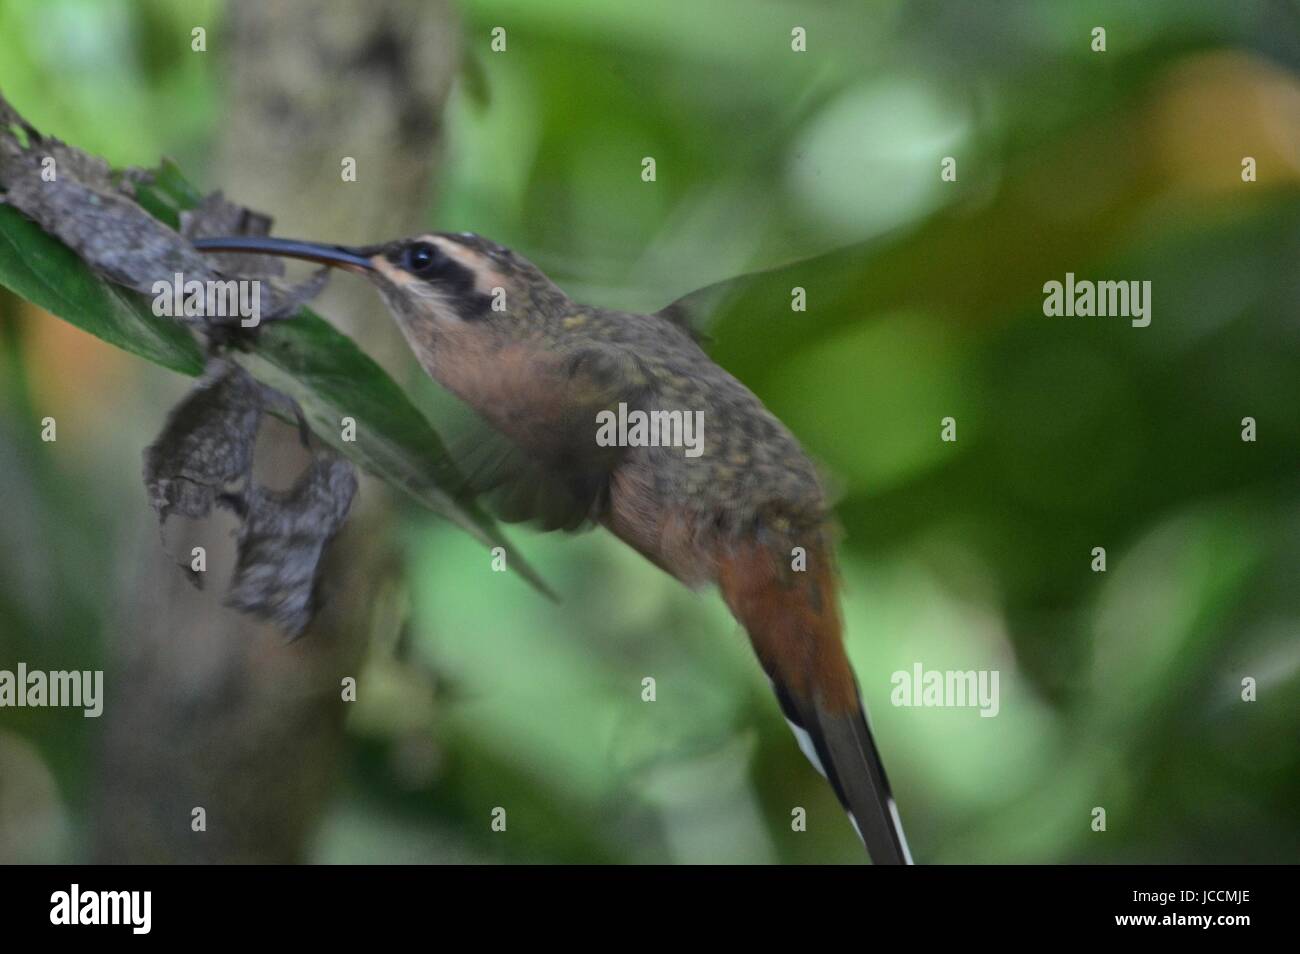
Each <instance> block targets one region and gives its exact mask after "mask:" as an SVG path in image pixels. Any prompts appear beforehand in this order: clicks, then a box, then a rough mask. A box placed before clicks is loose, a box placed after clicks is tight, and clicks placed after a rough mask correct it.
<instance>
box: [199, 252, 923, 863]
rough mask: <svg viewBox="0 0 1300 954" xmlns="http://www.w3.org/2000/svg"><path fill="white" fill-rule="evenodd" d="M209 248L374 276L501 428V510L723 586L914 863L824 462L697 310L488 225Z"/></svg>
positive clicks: (779, 692)
mask: <svg viewBox="0 0 1300 954" xmlns="http://www.w3.org/2000/svg"><path fill="white" fill-rule="evenodd" d="M193 244H194V246H195V248H197V249H199V250H200V251H203V252H221V253H232V252H236V253H237V252H247V253H253V254H264V255H278V256H284V257H289V258H297V259H305V260H308V261H314V262H318V263H323V264H326V265H330V266H334V267H336V268H342V269H346V270H348V271H352V272H355V273H359V274H361V275H364V276H365V277H366V278H367V279H369V280H370V282H372V283H373V284H374V286H375V287H376V289H377V290H378V292H379V294H380V296H381V297H382V298H383V300H384V302H385V303H386V305H387V306H388V309H389V310H390V311H391V312H392V314H393V317H394V319H395V320H396V321H397V324H398V326H399V327H400V328H401V331H402V334H403V336H404V337H405V339H406V341H407V343H408V344H409V346H410V348H411V350H412V351H413V352H414V354H415V357H416V358H417V359H418V361H419V363H420V365H421V367H423V369H424V370H425V371H426V372H427V373H428V374H429V375H430V376H431V377H432V378H433V379H434V380H436V381H437V382H439V383H440V384H441V385H442V386H443V387H444V388H446V389H447V390H449V391H451V392H452V393H453V394H455V395H456V396H457V397H459V398H460V399H461V400H462V401H463V402H465V403H466V404H467V405H468V406H469V407H470V408H472V409H473V410H474V411H476V412H477V413H478V414H479V415H480V416H481V417H482V418H483V419H484V420H485V421H486V423H487V424H488V425H489V433H492V434H493V435H494V436H495V441H496V443H497V444H498V446H499V451H493V452H492V453H491V454H490V455H488V457H487V458H486V459H485V460H484V461H482V462H480V463H479V464H478V465H472V466H470V467H469V468H467V470H468V473H469V474H470V477H469V479H470V481H471V484H472V485H473V486H474V487H475V488H476V489H479V490H482V491H484V492H488V493H490V499H491V500H493V501H494V502H495V504H496V509H497V510H498V511H499V514H500V516H501V518H502V519H504V520H507V521H523V520H528V521H531V522H533V523H535V524H538V525H540V526H541V527H542V528H543V529H546V530H569V531H571V530H577V529H580V528H583V527H586V526H590V525H601V526H603V527H605V528H606V529H608V530H609V531H610V532H611V533H613V534H614V536H616V537H617V538H618V539H620V540H622V541H623V542H624V543H625V544H627V545H628V546H630V547H631V548H632V549H634V550H636V551H637V552H638V553H640V554H642V555H643V556H644V557H646V558H647V559H648V560H649V561H650V562H651V563H653V564H655V565H656V566H658V567H659V568H661V569H662V570H664V571H666V572H667V573H669V574H671V575H672V576H674V577H676V578H677V579H678V580H680V581H681V582H682V583H684V584H686V585H687V586H689V587H692V588H695V589H699V588H704V587H708V586H713V585H716V586H717V587H718V589H719V590H720V592H721V594H722V597H723V599H724V601H725V602H726V604H727V606H728V608H729V609H730V610H731V613H732V615H733V616H734V617H735V618H736V619H737V620H738V621H739V623H740V624H741V626H743V627H744V629H745V631H746V632H747V634H748V636H749V639H750V642H751V644H752V646H753V649H754V652H755V654H756V655H757V657H758V661H759V663H760V665H761V666H762V668H763V670H764V672H765V673H766V674H767V677H768V679H769V681H770V682H771V685H772V689H773V691H774V692H775V694H776V700H777V703H778V705H779V706H780V709H781V712H782V714H783V715H784V716H785V719H786V721H787V722H788V723H789V725H790V727H791V729H792V730H793V731H794V734H795V737H796V739H797V741H798V744H799V747H800V749H801V750H802V751H803V753H804V754H805V755H806V756H807V758H808V760H809V761H810V762H811V763H812V764H813V766H814V767H815V768H816V769H817V770H818V771H819V772H820V773H821V774H822V775H823V776H824V777H825V778H826V780H827V781H828V782H829V783H830V785H831V787H832V788H833V789H834V792H835V795H836V796H837V797H838V799H839V801H840V803H841V805H842V806H843V807H844V809H845V810H846V811H847V812H848V815H849V818H850V821H851V822H852V823H853V826H854V828H855V829H856V830H857V833H858V835H859V837H860V838H861V839H862V841H863V844H864V845H865V847H866V850H867V852H868V854H869V855H870V857H871V860H872V861H873V862H874V863H876V864H911V863H912V858H911V854H910V852H909V850H908V846H907V840H906V837H905V836H904V834H903V828H902V823H901V821H900V819H899V815H898V809H897V807H896V806H895V803H894V799H893V795H892V794H891V792H890V788H889V782H888V780H887V778H886V775H885V769H884V765H883V763H882V761H881V758H880V753H879V752H878V750H877V748H876V744H875V741H874V739H873V737H872V733H871V729H870V727H869V725H868V721H867V716H866V709H865V707H864V705H863V702H862V698H861V694H860V691H859V688H858V683H857V680H856V677H855V676H854V672H853V669H852V668H851V666H850V664H849V660H848V656H847V654H846V652H845V649H844V642H843V635H842V630H843V626H842V622H841V617H840V612H839V601H838V595H837V590H838V578H837V574H836V569H835V564H834V540H833V536H834V533H835V524H834V518H833V515H832V513H831V508H830V506H829V504H828V502H827V498H826V494H825V492H824V490H823V488H822V485H821V481H820V478H819V476H818V473H817V469H816V467H815V466H814V464H813V463H812V461H811V460H810V458H809V457H808V455H807V454H805V453H804V451H803V450H802V448H801V447H800V445H799V443H798V441H797V440H796V439H795V437H794V436H793V434H791V432H790V431H789V430H788V429H787V428H786V427H785V425H783V424H782V423H781V421H779V420H778V419H777V418H776V416H775V415H773V414H772V413H771V412H770V411H769V410H768V409H767V408H766V407H764V405H763V404H762V402H761V401H760V400H759V399H758V398H757V397H756V396H755V395H754V394H753V393H752V392H751V391H750V390H749V389H748V388H746V387H745V386H744V385H743V384H742V383H741V382H740V381H738V380H737V379H736V378H735V377H733V376H732V375H730V374H729V373H727V372H726V371H725V370H724V369H723V368H722V367H720V366H719V365H718V364H716V363H715V362H714V361H713V360H712V359H711V358H710V357H709V356H708V355H707V354H706V353H705V352H704V350H703V349H702V348H701V346H700V342H699V341H698V340H697V338H696V336H695V335H694V334H693V333H692V330H691V328H690V327H689V322H688V321H687V319H686V318H685V316H684V314H683V311H682V309H680V308H676V307H674V306H669V307H668V308H667V309H664V310H663V311H660V312H657V313H655V314H649V315H643V314H633V313H629V312H622V311H614V310H608V309H604V308H596V307H591V306H588V305H583V304H579V303H578V302H575V301H573V300H571V299H570V298H569V297H568V295H566V294H565V293H564V292H563V291H561V290H560V288H559V287H558V286H557V285H556V284H555V283H554V282H552V281H551V280H550V279H549V278H548V277H547V276H546V275H545V274H544V273H543V272H542V271H541V270H540V269H539V268H537V267H536V266H535V265H533V264H532V263H531V262H529V261H528V260H527V259H525V258H524V257H523V256H521V255H519V254H518V253H516V252H515V251H513V250H511V249H509V248H506V247H505V246H502V245H498V244H496V243H494V242H491V241H489V240H487V239H485V238H482V237H480V236H478V235H475V234H472V233H463V232H462V233H447V232H434V233H428V234H424V235H419V236H415V237H412V238H406V239H399V240H396V241H392V242H386V243H382V244H379V245H372V246H365V247H350V246H344V245H328V244H322V243H316V242H306V241H298V240H293V239H282V238H272V237H261V236H257V237H255V236H237V237H229V238H205V239H198V240H195V241H194V243H193ZM700 412H702V413H700ZM614 413H618V414H619V415H620V421H623V420H626V421H628V422H631V426H629V427H628V428H626V433H625V434H623V432H622V429H621V428H620V436H622V437H625V438H626V439H624V440H614V441H611V440H601V439H599V438H600V437H601V433H600V426H601V424H602V422H606V423H607V422H608V421H609V415H612V414H614ZM638 414H640V415H642V417H641V418H640V419H639V420H640V425H641V426H639V427H638V424H637V415H638ZM674 414H680V415H681V416H679V417H676V418H675V417H673V415H674ZM686 415H692V418H691V419H692V420H699V421H700V422H702V424H703V428H702V433H701V434H698V435H696V436H697V438H698V439H699V442H700V446H699V447H697V448H696V449H695V453H694V455H691V454H688V453H685V452H684V451H683V448H682V447H680V446H673V444H674V441H673V440H672V438H673V436H674V426H673V425H675V424H676V422H677V421H680V420H682V419H684V416H686ZM647 420H648V421H650V422H651V424H650V425H649V426H647V425H646V424H645V421H647ZM656 423H657V425H658V426H657V427H656V426H655V424H656ZM651 432H653V433H651ZM606 437H608V433H607V434H606ZM660 437H663V438H665V439H663V440H660V439H659V438H660Z"/></svg>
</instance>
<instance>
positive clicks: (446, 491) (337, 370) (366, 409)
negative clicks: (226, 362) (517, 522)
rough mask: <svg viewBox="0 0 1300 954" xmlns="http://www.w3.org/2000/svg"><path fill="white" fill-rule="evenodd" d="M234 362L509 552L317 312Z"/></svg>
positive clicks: (364, 458) (347, 446) (455, 473)
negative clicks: (347, 420)
mask: <svg viewBox="0 0 1300 954" xmlns="http://www.w3.org/2000/svg"><path fill="white" fill-rule="evenodd" d="M234 358H235V360H236V361H238V362H239V363H240V364H242V365H243V366H244V367H245V368H246V369H247V370H248V371H249V372H250V373H251V374H252V375H253V376H254V377H256V378H257V379H258V380H260V381H262V382H264V383H266V384H269V385H271V387H274V388H276V389H277V390H280V391H283V392H284V393H285V394H288V395H290V396H291V397H293V398H294V399H295V400H296V401H297V402H298V403H299V404H300V405H302V408H303V411H304V413H305V414H306V415H307V418H308V422H309V423H310V424H311V427H312V430H313V431H314V432H315V433H316V434H317V435H318V436H320V437H321V439H322V440H325V441H327V442H328V443H330V444H331V445H333V446H334V447H336V448H338V450H340V451H341V452H343V453H344V454H347V455H348V456H349V457H351V458H352V459H353V460H354V461H355V462H356V463H358V464H360V465H361V466H362V467H365V468H366V469H367V470H369V471H371V472H372V473H376V474H379V475H380V476H382V477H383V478H384V479H386V480H387V481H388V482H389V483H390V484H392V485H393V486H395V487H397V488H399V489H401V490H403V491H405V492H406V493H408V494H410V495H411V496H412V497H414V498H415V499H416V500H417V501H419V502H420V503H422V504H424V505H425V506H426V507H429V508H430V509H431V510H434V511H435V512H437V513H440V514H442V515H443V516H445V517H447V518H448V519H449V520H451V521H452V522H453V523H456V524H457V525H458V526H460V527H462V528H463V529H465V530H467V531H469V532H470V533H471V534H472V535H473V536H474V537H476V538H477V539H478V540H480V541H481V542H482V543H484V544H486V545H488V546H494V547H495V546H500V547H506V548H507V549H509V545H508V544H507V543H506V540H505V537H504V536H503V535H502V534H501V532H500V530H499V529H498V528H497V526H496V524H495V523H494V521H493V520H492V518H491V517H489V516H488V515H487V514H486V513H485V512H484V511H483V510H482V509H481V508H480V507H479V506H478V504H477V503H475V501H474V498H473V495H472V494H471V493H470V492H469V491H468V489H467V488H466V487H465V482H464V478H463V477H462V475H461V474H460V472H459V470H457V468H456V466H455V464H454V463H453V462H452V460H451V458H450V456H449V455H448V454H447V450H446V447H445V446H444V445H443V443H442V440H441V439H440V438H439V437H438V435H437V434H436V433H435V432H434V430H433V428H431V427H430V426H429V423H428V421H427V420H425V418H424V415H423V414H421V413H420V412H419V410H417V409H416V407H415V406H414V405H413V404H412V403H411V402H410V400H409V399H408V398H407V397H406V395H405V394H404V393H403V392H402V389H401V388H400V387H398V385H397V384H396V382H394V381H393V380H392V378H390V377H389V376H388V375H387V374H386V373H385V372H384V369H383V368H381V367H380V366H379V365H378V364H376V363H375V362H374V360H373V359H371V358H370V356H369V355H367V354H366V353H365V352H364V351H362V350H361V349H360V348H358V347H357V346H356V344H355V343H354V342H353V341H352V339H351V338H349V337H347V335H345V334H343V333H342V332H340V331H339V330H338V329H336V328H335V327H334V326H333V325H331V324H330V323H329V322H327V321H325V320H324V319H323V318H321V317H320V316H319V315H317V314H316V313H315V312H313V311H311V310H310V309H307V308H302V309H300V310H299V312H298V314H297V315H296V316H294V317H293V318H291V319H289V320H287V321H276V322H272V323H269V324H266V325H263V326H262V333H261V334H260V335H259V336H258V339H257V348H256V350H255V351H250V352H247V353H243V354H235V355H234ZM344 417H351V418H353V419H354V420H355V421H356V440H355V441H344V440H343V439H342V437H341V433H342V427H343V418H344ZM508 562H509V563H510V564H512V565H513V566H514V568H515V569H516V570H517V571H518V572H519V573H520V574H521V575H522V576H523V577H524V578H525V579H526V580H528V581H529V582H530V583H532V584H533V585H534V586H536V587H537V588H538V589H539V590H541V591H542V592H543V593H546V594H547V595H548V596H549V595H551V591H550V589H549V588H548V587H547V586H546V584H545V583H543V582H542V580H541V578H540V577H538V576H537V574H536V573H535V572H534V571H533V570H532V569H531V568H530V567H529V566H528V565H527V564H526V563H524V562H523V560H522V558H521V557H519V556H518V555H517V554H513V553H512V554H511V555H510V559H509V560H508Z"/></svg>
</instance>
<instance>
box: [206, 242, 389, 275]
mask: <svg viewBox="0 0 1300 954" xmlns="http://www.w3.org/2000/svg"><path fill="white" fill-rule="evenodd" d="M191 244H192V245H193V246H194V247H195V248H196V249H198V250H199V251H200V252H246V253H248V254H250V255H279V256H280V257H282V258H301V259H304V260H306V261H308V262H320V263H321V264H323V265H332V266H334V267H335V268H350V269H361V270H365V271H373V270H374V267H375V266H374V265H372V264H371V262H370V259H369V258H368V257H367V256H366V250H365V249H361V248H352V247H350V246H347V245H323V244H321V243H320V242H302V241H299V240H298V239H282V238H270V237H269V236H257V235H232V236H230V237H228V238H201V239H195V240H194V241H193V242H192V243H191Z"/></svg>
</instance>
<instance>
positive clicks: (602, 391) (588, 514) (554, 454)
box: [458, 345, 651, 531]
mask: <svg viewBox="0 0 1300 954" xmlns="http://www.w3.org/2000/svg"><path fill="white" fill-rule="evenodd" d="M533 385H534V386H532V387H530V388H529V391H530V393H531V394H532V395H533V397H532V398H531V399H530V400H529V402H528V404H527V406H526V407H520V408H517V409H515V413H513V414H512V415H511V418H510V421H509V422H508V423H506V424H504V425H503V427H502V428H501V429H493V428H490V427H488V426H486V425H484V427H482V428H481V429H480V431H481V433H480V434H478V435H475V440H474V444H473V446H470V447H466V448H464V449H463V453H461V454H459V455H458V458H459V460H460V465H461V468H462V471H463V472H464V473H465V474H466V477H467V479H468V480H469V484H470V486H471V488H472V489H473V490H474V491H475V492H476V493H480V494H484V495H485V497H486V500H487V503H488V505H489V506H490V507H491V508H492V509H493V511H494V512H495V513H496V514H497V515H498V516H499V518H500V519H501V520H503V521H506V522H510V523H518V522H523V521H530V522H535V523H536V524H537V525H538V526H539V527H540V528H541V529H542V530H546V531H551V530H564V531H574V530H578V529H581V528H583V527H585V526H589V525H590V524H592V523H594V522H595V521H597V520H598V519H599V518H600V516H601V515H602V514H603V513H604V511H605V508H606V507H607V506H608V502H609V481H610V475H611V474H612V473H613V471H614V468H615V467H616V466H618V463H619V461H620V460H621V459H622V458H623V456H624V455H625V454H626V453H627V448H625V447H602V446H600V445H599V444H598V443H597V442H596V433H597V426H598V425H597V415H598V414H599V413H600V412H601V411H611V412H614V413H615V414H617V413H618V406H619V405H620V404H624V405H626V406H627V408H628V409H629V410H631V409H633V408H637V407H641V406H643V405H644V404H645V402H646V397H647V396H648V395H649V393H650V390H651V386H650V377H649V375H648V373H647V372H646V370H645V368H644V367H643V366H642V365H641V363H640V362H639V361H637V360H636V358H635V356H633V355H631V354H630V353H628V352H625V351H622V350H619V349H616V348H611V347H606V346H601V345H594V346H588V347H584V348H581V349H577V350H574V351H570V352H565V353H562V354H559V355H557V356H555V358H554V360H553V361H550V362H549V363H548V364H547V366H546V367H545V368H544V369H543V370H542V371H541V373H540V377H539V379H538V380H537V381H535V382H533Z"/></svg>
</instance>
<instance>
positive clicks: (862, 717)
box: [718, 543, 912, 864]
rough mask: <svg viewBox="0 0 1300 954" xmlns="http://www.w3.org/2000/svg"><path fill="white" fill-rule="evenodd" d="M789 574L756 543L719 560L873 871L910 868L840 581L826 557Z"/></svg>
mask: <svg viewBox="0 0 1300 954" xmlns="http://www.w3.org/2000/svg"><path fill="white" fill-rule="evenodd" d="M808 561H809V565H808V568H807V570H805V571H803V572H794V571H788V570H786V569H785V567H783V566H782V565H781V564H780V563H779V562H778V557H776V556H775V555H774V553H773V552H772V551H771V550H769V549H768V548H766V547H764V546H762V545H760V544H758V543H753V544H750V545H747V546H741V547H737V548H735V549H733V550H732V551H731V552H730V553H728V554H727V555H726V557H724V559H722V560H721V561H720V574H719V580H718V582H719V585H720V587H721V589H722V594H723V597H724V598H725V599H726V601H727V605H728V606H729V607H730V608H731V611H732V613H734V614H735V616H736V618H737V619H738V620H740V622H741V624H742V625H743V626H744V627H745V629H746V631H747V632H748V633H749V638H750V641H751V642H752V643H753V645H754V651H755V652H756V653H757V654H758V658H759V661H760V662H761V663H762V665H763V669H764V670H765V671H766V672H767V675H768V678H769V679H771V681H772V688H773V690H774V691H775V692H776V697H777V701H778V702H779V703H780V705H781V710H782V712H783V713H784V715H785V717H786V721H788V722H789V723H790V727H791V729H792V730H794V732H795V736H796V738H797V739H798V740H799V744H800V747H801V748H802V749H803V750H804V754H805V755H807V756H808V758H809V761H811V762H812V763H813V765H814V767H816V768H817V769H818V770H819V771H820V772H821V773H822V774H823V775H824V776H826V779H827V781H829V782H830V783H831V787H832V788H833V789H834V790H835V794H836V795H837V796H838V797H839V800H840V804H842V805H843V806H844V809H845V811H847V812H848V813H849V817H850V818H851V819H852V820H853V823H854V827H855V828H857V830H858V834H859V836H861V838H862V840H863V843H864V844H865V845H866V848H867V851H868V853H869V854H870V855H871V859H872V861H873V862H875V863H876V864H911V863H912V858H911V855H910V853H909V851H908V848H907V840H906V838H905V836H904V835H903V829H902V824H901V822H900V821H899V818H898V810H897V808H896V807H895V806H894V799H893V796H892V795H891V794H890V790H889V780H888V779H887V778H886V776H885V768H884V764H883V763H882V762H881V759H880V754H879V752H878V751H877V750H876V745H875V741H874V739H873V738H872V736H871V730H870V728H869V727H868V724H867V719H866V714H865V710H864V709H863V706H862V702H861V697H860V696H859V693H858V687H857V682H856V680H855V679H854V676H853V670H852V668H851V667H850V665H849V661H848V657H847V656H846V655H845V652H844V643H843V640H842V638H841V624H840V617H839V607H838V603H837V601H836V594H835V580H834V572H833V570H832V568H831V566H830V565H829V560H828V559H826V558H825V553H824V551H823V550H822V549H817V550H813V551H810V552H809V554H808Z"/></svg>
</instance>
